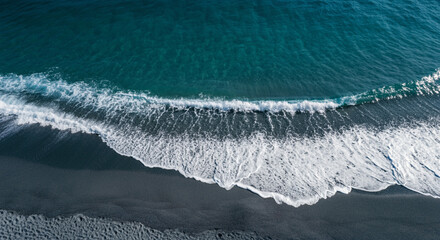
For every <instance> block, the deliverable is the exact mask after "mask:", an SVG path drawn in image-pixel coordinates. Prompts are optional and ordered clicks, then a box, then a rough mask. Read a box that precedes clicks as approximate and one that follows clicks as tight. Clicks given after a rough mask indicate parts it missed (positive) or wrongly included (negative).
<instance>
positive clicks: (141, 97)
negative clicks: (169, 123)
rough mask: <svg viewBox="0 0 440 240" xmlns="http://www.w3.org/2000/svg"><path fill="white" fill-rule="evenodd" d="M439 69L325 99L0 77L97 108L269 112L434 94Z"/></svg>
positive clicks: (9, 86)
mask: <svg viewBox="0 0 440 240" xmlns="http://www.w3.org/2000/svg"><path fill="white" fill-rule="evenodd" d="M439 78H440V69H439V70H437V71H436V72H434V73H433V74H431V75H429V76H426V77H423V78H422V79H420V80H418V81H415V82H409V83H404V84H398V85H394V86H386V87H382V88H378V89H374V90H371V91H367V92H363V93H360V94H356V95H352V96H345V97H341V98H335V99H324V100H290V101H287V100H280V101H274V100H261V101H246V100H238V99H235V100H225V99H209V98H202V99H186V98H181V99H170V98H161V97H155V96H151V95H150V94H148V93H145V92H130V91H121V90H117V89H110V88H99V87H96V86H92V85H90V84H86V83H84V82H77V83H67V82H65V81H63V80H56V81H51V80H49V78H48V76H47V75H46V74H32V75H29V76H20V75H15V74H9V75H4V76H0V91H4V92H5V93H12V94H20V93H29V94H38V95H40V96H44V97H50V98H54V99H55V100H62V101H67V102H76V103H80V104H83V105H87V106H92V107H94V108H97V109H104V110H107V109H111V110H115V108H116V109H119V110H120V109H124V111H131V112H139V111H148V110H157V109H163V108H165V107H171V108H176V109H186V108H196V109H216V110H219V111H230V110H234V111H268V112H281V111H286V112H291V113H295V112H312V113H313V112H321V113H322V112H325V111H326V110H328V109H335V108H338V107H341V106H348V105H356V104H363V103H368V102H376V101H379V100H381V99H392V98H402V97H406V96H410V95H433V94H439V93H440V86H439V85H438V84H437V83H436V82H437V80H439Z"/></svg>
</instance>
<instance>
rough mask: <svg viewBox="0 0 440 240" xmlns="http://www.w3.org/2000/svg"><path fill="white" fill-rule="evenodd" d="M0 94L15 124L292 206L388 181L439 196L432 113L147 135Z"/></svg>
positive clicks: (1, 106) (0, 110) (2, 110)
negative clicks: (235, 131)
mask: <svg viewBox="0 0 440 240" xmlns="http://www.w3.org/2000/svg"><path fill="white" fill-rule="evenodd" d="M0 96H1V97H0V114H2V115H13V116H15V117H16V123H17V124H20V125H27V124H40V125H42V126H50V127H52V128H54V129H58V130H69V131H72V132H84V133H89V134H97V135H98V136H99V137H100V138H101V139H102V140H103V141H104V142H105V143H106V144H107V145H108V146H109V147H110V148H112V149H114V150H115V151H116V152H118V153H119V154H121V155H125V156H131V157H133V158H135V159H137V160H139V161H141V162H142V163H143V164H144V165H145V166H148V167H160V168H164V169H173V170H177V171H179V172H180V173H181V174H182V175H184V176H186V177H191V178H195V179H197V180H199V181H202V182H205V183H216V184H218V185H219V186H221V187H223V188H226V189H230V188H232V187H233V186H239V187H242V188H246V189H249V190H251V191H253V192H255V193H257V194H259V195H260V196H262V197H271V198H274V199H275V200H276V201H277V202H279V203H280V202H284V203H287V204H289V205H292V206H300V205H303V204H314V203H316V202H317V201H318V200H319V199H323V198H327V197H331V196H333V195H334V194H335V193H336V192H343V193H348V192H350V191H351V189H352V188H355V189H361V190H365V191H380V190H382V189H384V188H386V187H387V186H389V185H393V184H400V185H403V186H405V187H407V188H409V189H412V190H414V191H416V192H419V193H422V194H425V195H430V196H434V197H439V196H440V178H439V177H438V176H439V175H440V161H439V159H440V139H438V136H440V128H439V127H438V126H439V122H440V121H439V120H433V121H432V122H431V123H418V124H417V125H415V126H401V127H392V128H388V129H385V130H380V131H379V130H374V129H367V128H364V127H359V126H358V127H353V128H351V129H347V130H345V131H343V132H341V133H336V132H329V133H327V134H326V135H324V136H321V137H305V138H301V139H298V138H294V137H286V138H282V139H275V138H268V137H266V136H265V135H263V134H258V133H257V134H254V135H252V136H250V137H243V138H242V139H228V138H226V139H223V140H219V139H211V138H194V137H189V136H186V135H180V136H174V137H170V136H151V135H149V134H147V133H143V132H140V131H138V129H137V128H136V127H135V126H130V125H124V126H123V128H121V129H119V128H116V127H115V126H112V125H109V124H104V123H99V122H94V121H91V120H85V119H81V118H78V117H75V116H72V115H70V114H67V113H63V112H60V111H59V110H57V109H55V108H52V107H42V106H36V105H33V104H30V103H26V102H24V101H23V100H20V99H18V98H16V97H14V96H10V95H0ZM118 127H120V126H118Z"/></svg>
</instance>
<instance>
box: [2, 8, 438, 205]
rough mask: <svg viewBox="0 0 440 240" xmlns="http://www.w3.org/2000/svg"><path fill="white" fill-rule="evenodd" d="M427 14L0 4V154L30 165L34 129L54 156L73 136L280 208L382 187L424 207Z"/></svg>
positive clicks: (433, 27)
mask: <svg viewBox="0 0 440 240" xmlns="http://www.w3.org/2000/svg"><path fill="white" fill-rule="evenodd" d="M439 12H440V4H439V2H438V1H435V0H434V1H430V0H420V1H415V0H413V1H399V2H395V1H387V0H377V1H330V0H328V1H293V0H292V1H270V0H262V1H229V0H226V1H177V0H168V1H148V2H138V1H1V2H0V130H1V131H0V154H3V155H8V156H9V155H11V154H10V153H11V151H12V152H13V153H14V154H15V155H18V156H16V157H21V158H28V157H29V154H26V153H23V151H21V150H14V149H29V152H30V153H33V151H37V152H39V154H37V156H35V158H44V156H46V155H50V154H49V153H46V151H47V152H50V151H51V150H50V147H47V149H46V148H44V149H39V148H38V147H35V146H37V145H38V144H37V143H40V140H39V138H37V137H36V136H37V135H38V136H41V135H39V134H42V135H44V136H47V139H49V140H48V141H49V143H48V145H49V146H58V147H57V149H58V150H57V151H55V152H56V154H54V153H53V152H52V153H51V154H54V155H55V156H56V157H53V158H56V159H67V158H66V156H76V155H74V154H73V153H72V152H71V151H70V150H69V151H68V150H66V151H65V152H64V151H62V150H59V149H70V148H69V147H68V146H69V139H73V138H74V137H75V136H77V135H75V134H77V133H79V132H80V133H84V134H90V135H96V136H97V138H99V140H100V141H102V142H104V143H105V144H106V145H107V146H108V147H109V148H111V149H113V150H114V151H115V152H116V153H118V154H120V155H124V156H129V157H132V158H134V159H136V160H138V161H139V162H141V163H142V164H144V165H145V166H147V167H158V168H163V169H172V170H176V171H178V172H179V173H180V174H182V175H184V176H186V177H190V178H194V179H196V180H199V181H202V182H205V183H216V184H218V185H219V186H221V187H223V188H226V189H230V188H232V187H234V186H237V187H241V188H245V189H248V190H250V191H252V192H255V193H257V194H258V195H260V196H262V197H265V198H273V199H275V200H276V201H277V202H278V203H287V204H289V205H292V206H300V205H304V204H314V203H316V202H317V201H318V200H319V199H323V198H327V197H331V196H333V195H334V194H335V193H336V192H343V193H348V192H350V191H351V190H352V189H358V190H364V191H380V190H382V189H384V188H386V187H388V186H390V185H402V186H404V187H406V188H409V189H411V190H414V191H416V192H419V193H422V194H425V195H428V196H433V197H440V177H439V176H440V164H439V163H438V162H439V161H438V160H439V159H440V157H439V156H440V152H439V151H440V139H439V137H438V136H440V116H439V113H440V95H439V94H440V85H439V84H438V80H440V70H439V69H438V67H440V38H439V37H438V36H439V34H438V33H439V32H440V16H439ZM45 131H49V132H51V134H57V136H58V137H56V138H53V137H50V136H52V135H50V134H46V133H45ZM32 132H34V133H35V135H34V134H30V133H32ZM66 139H67V140H66ZM57 144H58V145H57ZM59 145H63V146H64V147H60V146H59ZM14 147H15V148H14ZM40 151H42V153H41V152H40ZM14 154H12V155H14ZM15 155H14V156H15ZM31 155H32V154H31ZM69 159H72V157H70V158H69ZM66 161H67V160H66ZM78 162H81V161H80V160H78ZM63 164H64V166H67V165H69V166H70V165H72V163H71V160H69V163H67V162H62V161H61V162H58V163H57V164H56V166H58V167H62V166H63ZM0 208H1V206H0Z"/></svg>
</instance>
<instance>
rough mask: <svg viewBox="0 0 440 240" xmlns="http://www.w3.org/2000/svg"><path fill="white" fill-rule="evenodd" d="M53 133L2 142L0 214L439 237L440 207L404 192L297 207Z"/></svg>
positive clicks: (277, 235) (199, 228)
mask: <svg viewBox="0 0 440 240" xmlns="http://www.w3.org/2000/svg"><path fill="white" fill-rule="evenodd" d="M40 129H41V128H40ZM49 132H53V131H49ZM52 134H55V133H46V134H41V133H40V134H37V135H34V139H33V140H32V142H26V141H27V140H26V139H25V138H24V137H23V136H24V135H23V134H17V135H16V137H13V138H9V139H7V140H4V141H3V142H2V144H1V149H0V153H1V154H2V155H3V156H2V157H0V209H4V210H12V211H16V212H18V213H19V214H24V215H30V214H42V215H44V216H47V217H56V216H65V217H67V216H72V215H75V214H78V213H82V214H84V215H86V216H89V217H105V218H110V219H113V220H116V221H137V222H141V223H143V224H145V226H147V227H149V228H154V229H158V230H161V231H163V230H165V229H179V231H183V232H186V233H189V234H197V233H200V232H203V231H206V230H216V229H220V230H221V231H232V232H233V231H245V232H255V233H257V234H258V235H259V236H270V237H272V238H274V239H438V236H440V199H434V198H431V197H427V196H423V195H420V194H417V193H414V192H412V191H409V190H407V189H404V188H403V187H398V186H395V187H390V188H389V189H387V190H384V191H382V192H379V193H366V192H361V191H353V192H352V193H350V194H348V195H345V194H337V195H336V196H334V197H332V198H330V199H325V200H320V201H319V202H318V203H317V204H315V205H312V206H301V207H299V208H294V207H291V206H288V205H286V204H282V205H279V204H276V203H275V201H274V200H273V199H263V198H261V197H259V196H258V195H256V194H254V193H251V192H249V191H247V190H243V189H240V188H237V187H234V188H233V189H231V190H230V191H227V190H224V189H222V188H220V187H218V186H217V185H210V184H205V183H201V182H198V181H196V180H193V179H187V178H184V177H182V176H181V175H180V174H178V173H176V172H175V171H167V170H161V169H149V168H146V167H143V166H142V165H141V164H140V163H139V162H138V161H136V160H134V159H132V158H128V157H122V156H119V155H118V154H116V153H115V152H113V151H112V150H111V149H109V148H108V147H106V146H105V144H103V143H102V142H100V140H99V138H98V137H96V136H90V135H85V134H74V135H73V136H71V137H68V138H59V136H58V140H57V141H56V143H53V144H48V142H49V143H50V141H51V139H54V137H56V136H53V135H52ZM58 134H61V133H58ZM35 136H36V137H35ZM38 136H44V137H41V139H40V140H38ZM35 138H36V139H37V140H35ZM29 141H30V140H29ZM18 143H19V144H18ZM66 153H70V154H66Z"/></svg>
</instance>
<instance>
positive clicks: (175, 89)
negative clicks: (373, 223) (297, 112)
mask: <svg viewBox="0 0 440 240" xmlns="http://www.w3.org/2000/svg"><path fill="white" fill-rule="evenodd" d="M439 10H440V6H439V3H438V1H436V0H432V1H430V0H422V1H408V0H404V1H399V2H398V3H397V2H393V1H388V0H378V1H334V0H329V1H296V0H292V1H272V0H263V1H243V0H239V1H230V0H227V1H176V0H160V1H146V2H141V1H113V0H112V1H2V3H1V6H0V19H1V24H0V35H1V36H2V37H1V41H0V49H1V54H0V62H1V63H2V64H1V65H0V73H1V74H8V73H15V74H25V75H26V74H32V73H48V72H50V73H54V74H61V75H62V77H63V79H65V80H66V81H68V82H76V81H84V82H101V81H108V84H109V85H112V86H118V87H120V88H123V89H135V90H141V91H149V92H151V93H152V94H153V95H159V96H171V97H197V96H198V95H199V94H204V95H205V96H216V97H227V98H248V99H261V98H264V99H274V98H284V99H298V98H299V99H303V98H329V97H341V96H346V95H352V94H356V93H360V92H364V91H367V90H371V89H376V88H379V87H383V86H389V85H393V84H398V83H403V82H408V81H414V80H418V79H420V78H421V77H423V76H426V75H429V74H431V73H432V72H434V71H435V69H436V68H438V67H440V40H439V38H438V37H437V36H438V32H439V29H440V17H439V15H438V12H439Z"/></svg>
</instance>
